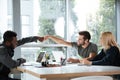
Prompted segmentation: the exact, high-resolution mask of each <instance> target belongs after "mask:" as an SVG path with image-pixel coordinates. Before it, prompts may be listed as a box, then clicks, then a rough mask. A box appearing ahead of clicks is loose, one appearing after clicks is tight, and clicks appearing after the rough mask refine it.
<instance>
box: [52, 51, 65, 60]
mask: <svg viewBox="0 0 120 80" xmlns="http://www.w3.org/2000/svg"><path fill="white" fill-rule="evenodd" d="M52 54H53V57H54V59H55V61H56V62H61V58H63V59H65V55H64V54H63V52H62V51H52Z"/></svg>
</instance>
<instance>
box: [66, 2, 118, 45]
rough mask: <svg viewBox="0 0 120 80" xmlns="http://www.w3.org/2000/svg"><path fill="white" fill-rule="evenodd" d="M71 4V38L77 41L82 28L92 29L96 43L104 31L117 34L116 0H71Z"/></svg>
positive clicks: (93, 39) (93, 40)
mask: <svg viewBox="0 0 120 80" xmlns="http://www.w3.org/2000/svg"><path fill="white" fill-rule="evenodd" d="M69 6H70V8H69V12H70V16H69V30H68V31H69V33H70V36H69V37H70V40H72V41H75V39H77V38H76V37H77V35H78V32H79V31H82V30H88V31H90V33H91V35H92V39H91V41H92V42H95V43H98V39H99V35H100V33H101V32H103V31H111V32H113V33H114V34H116V26H115V0H70V4H69Z"/></svg>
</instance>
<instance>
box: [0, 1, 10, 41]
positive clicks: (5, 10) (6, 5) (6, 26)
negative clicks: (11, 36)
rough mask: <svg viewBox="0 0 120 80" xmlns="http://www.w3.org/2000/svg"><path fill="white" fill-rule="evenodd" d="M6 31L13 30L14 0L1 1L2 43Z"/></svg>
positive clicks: (0, 34)
mask: <svg viewBox="0 0 120 80" xmlns="http://www.w3.org/2000/svg"><path fill="white" fill-rule="evenodd" d="M6 30H12V0H0V42H2V36H3V33H4V32H5V31H6Z"/></svg>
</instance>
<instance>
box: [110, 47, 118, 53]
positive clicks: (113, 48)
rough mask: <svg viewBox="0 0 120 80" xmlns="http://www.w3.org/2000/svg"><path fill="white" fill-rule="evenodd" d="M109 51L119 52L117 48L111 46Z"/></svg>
mask: <svg viewBox="0 0 120 80" xmlns="http://www.w3.org/2000/svg"><path fill="white" fill-rule="evenodd" d="M110 51H112V52H113V51H118V52H120V51H119V48H118V47H117V46H111V48H110Z"/></svg>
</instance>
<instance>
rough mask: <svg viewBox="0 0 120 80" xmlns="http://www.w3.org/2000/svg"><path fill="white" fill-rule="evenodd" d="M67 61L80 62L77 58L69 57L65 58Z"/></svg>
mask: <svg viewBox="0 0 120 80" xmlns="http://www.w3.org/2000/svg"><path fill="white" fill-rule="evenodd" d="M67 62H71V63H80V60H79V59H73V58H69V59H68V60H67Z"/></svg>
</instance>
